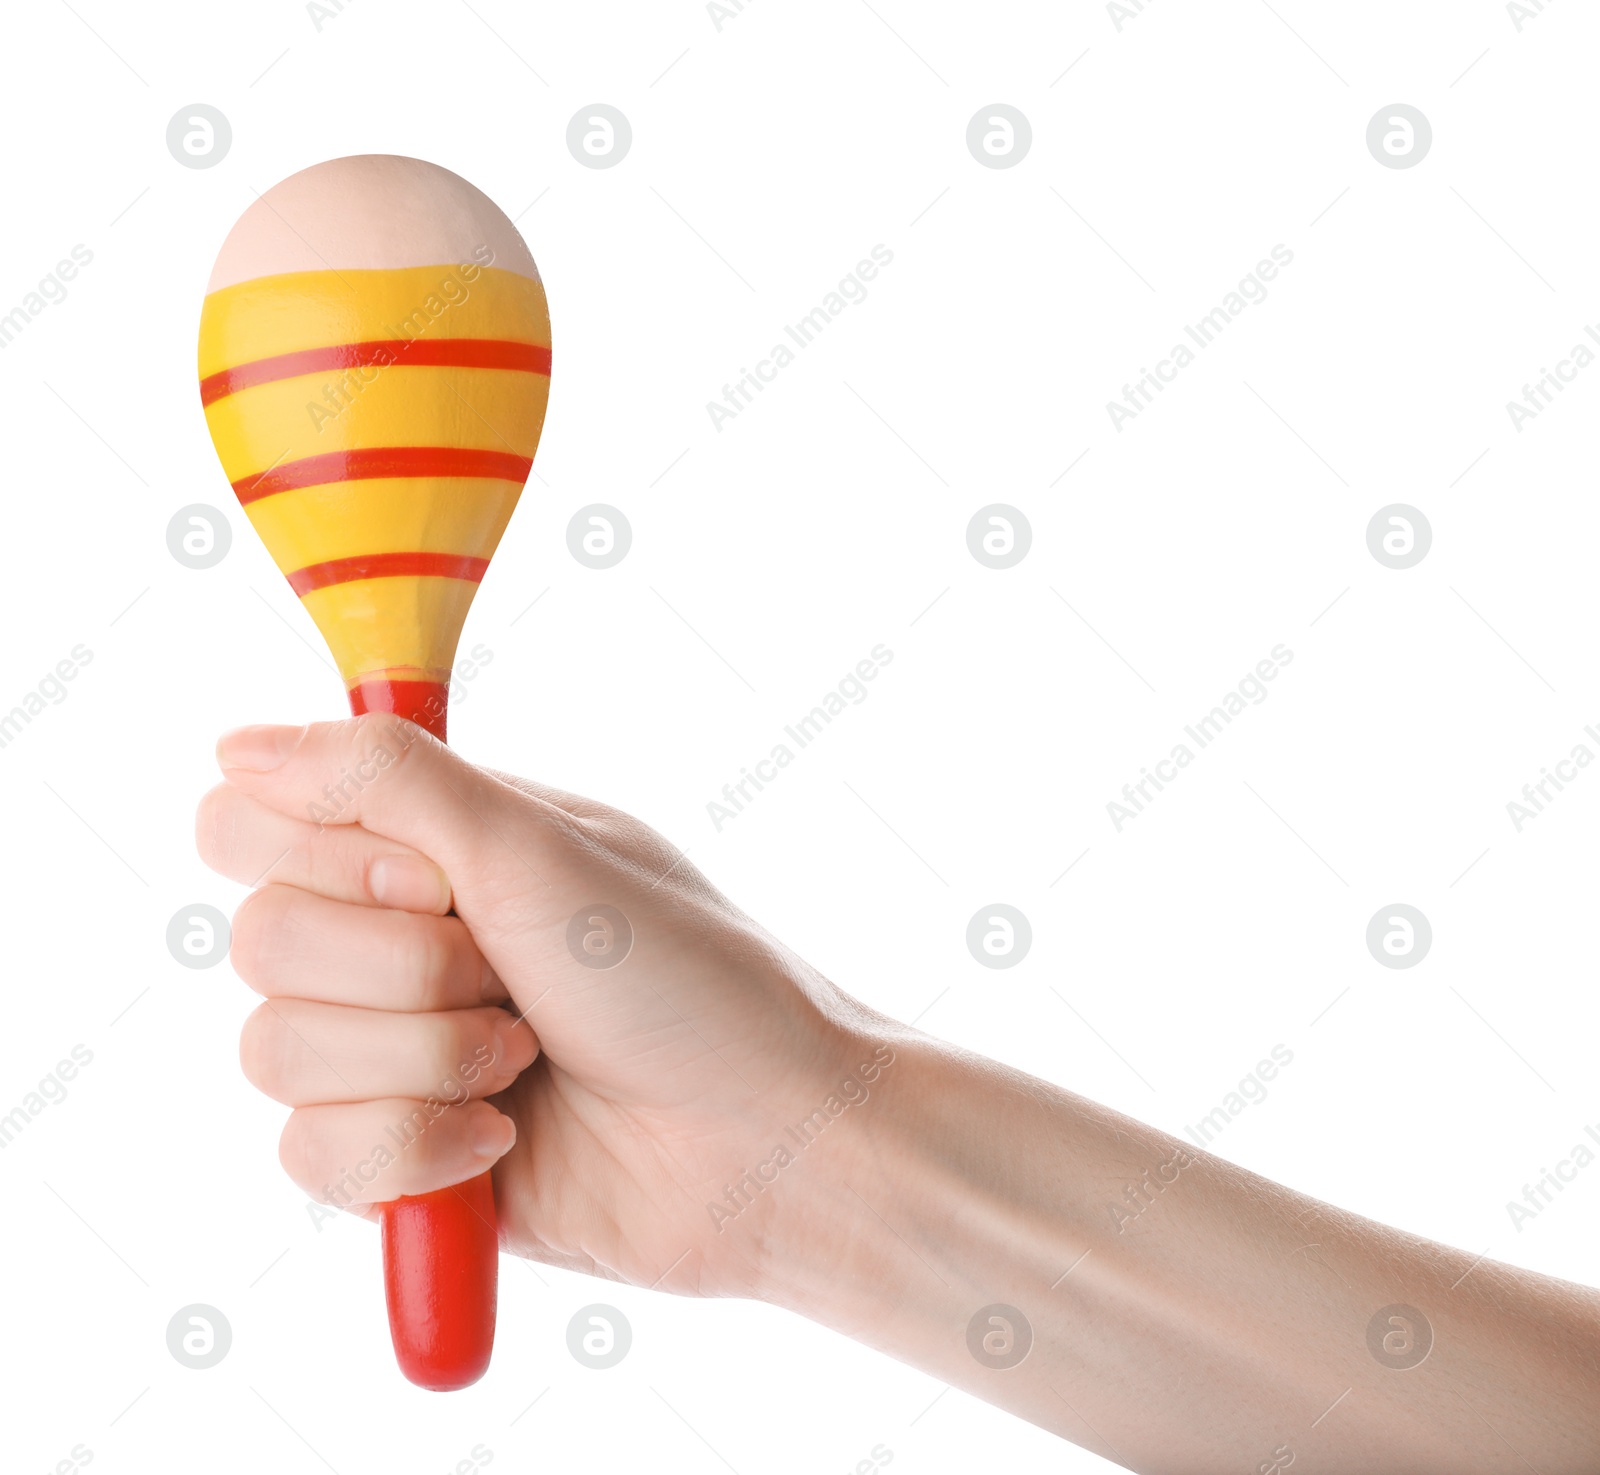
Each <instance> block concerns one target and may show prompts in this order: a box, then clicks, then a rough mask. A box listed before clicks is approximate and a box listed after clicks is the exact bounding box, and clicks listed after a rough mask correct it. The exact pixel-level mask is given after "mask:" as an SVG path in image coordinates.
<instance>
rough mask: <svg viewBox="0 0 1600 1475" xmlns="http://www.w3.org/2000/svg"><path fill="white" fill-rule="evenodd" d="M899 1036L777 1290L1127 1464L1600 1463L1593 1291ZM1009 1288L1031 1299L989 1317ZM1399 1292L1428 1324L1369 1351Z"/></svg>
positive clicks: (792, 1218)
mask: <svg viewBox="0 0 1600 1475" xmlns="http://www.w3.org/2000/svg"><path fill="white" fill-rule="evenodd" d="M890 1043H891V1044H892V1046H893V1048H894V1052H895V1059H894V1063H893V1065H892V1066H891V1067H890V1068H888V1069H886V1070H885V1071H884V1072H883V1074H882V1077H881V1078H880V1080H879V1081H878V1082H877V1083H876V1085H875V1088H874V1092H873V1096H872V1099H871V1100H870V1101H869V1102H867V1103H864V1104H863V1106H862V1107H861V1108H860V1109H859V1110H858V1111H857V1112H856V1113H854V1114H853V1118H854V1119H853V1120H852V1121H851V1123H850V1131H849V1132H848V1133H847V1134H842V1135H841V1136H840V1138H839V1140H838V1141H837V1142H836V1143H834V1144H833V1145H832V1146H831V1147H830V1150H829V1152H828V1154H827V1157H826V1160H825V1161H824V1162H822V1163H819V1164H818V1170H817V1171H816V1172H815V1173H807V1174H806V1178H807V1180H808V1181H807V1182H806V1183H805V1185H804V1191H803V1193H797V1195H796V1199H797V1200H799V1201H801V1202H803V1203H804V1205H805V1207H804V1208H803V1209H801V1210H800V1211H799V1212H797V1213H793V1214H790V1215H787V1216H786V1221H787V1222H786V1224H785V1226H784V1227H783V1228H782V1230H781V1231H780V1233H781V1235H782V1239H781V1247H782V1251H783V1253H782V1256H781V1258H782V1260H783V1261H785V1262H786V1263H787V1264H788V1265H789V1266H790V1268H789V1269H788V1270H785V1271H781V1272H779V1273H778V1276H777V1281H778V1283H777V1284H776V1285H775V1286H774V1288H773V1298H774V1299H776V1300H778V1301H780V1302H782V1303H783V1304H787V1305H789V1306H791V1307H792V1308H793V1309H795V1310H797V1311H799V1312H801V1313H802V1314H804V1315H806V1316H809V1317H811V1318H813V1319H815V1320H818V1321H820V1322H823V1323H825V1324H827V1325H830V1326H832V1327H834V1328H836V1329H837V1330H839V1331H841V1332H844V1333H846V1334H848V1335H850V1336H852V1337H855V1338H857V1339H859V1340H861V1341H863V1342H866V1343H869V1344H871V1345H873V1346H876V1347H878V1348H880V1349H882V1350H883V1351H886V1352H888V1353H890V1354H892V1355H894V1356H896V1357H899V1358H901V1359H902V1360H904V1361H906V1362H909V1363H912V1364H914V1365H916V1366H919V1367H922V1368H924V1369H926V1370H927V1371H928V1372H930V1373H932V1374H933V1375H935V1376H936V1377H939V1378H942V1379H944V1380H945V1381H947V1382H949V1383H952V1384H954V1385H956V1386H958V1387H961V1388H964V1389H966V1390H968V1391H969V1392H971V1393H973V1394H975V1395H977V1396H979V1397H981V1398H984V1399H987V1400H989V1401H991V1402H993V1403H996V1404H999V1405H1001V1406H1002V1407H1004V1408H1007V1409H1009V1410H1011V1411H1012V1412H1014V1413H1017V1414H1020V1415H1022V1416H1023V1417H1025V1418H1028V1419H1030V1420H1032V1421H1033V1422H1035V1423H1038V1424H1041V1425H1044V1426H1045V1427H1047V1428H1050V1429H1052V1430H1054V1431H1056V1432H1057V1433H1059V1434H1061V1435H1063V1436H1064V1437H1066V1438H1069V1439H1072V1440H1074V1441H1076V1442H1078V1443H1080V1444H1083V1445H1085V1446H1087V1447H1089V1448H1091V1449H1095V1450H1097V1451H1099V1452H1100V1453H1102V1454H1104V1455H1106V1456H1107V1457H1109V1458H1112V1459H1116V1460H1119V1461H1121V1462H1122V1463H1124V1464H1127V1465H1129V1466H1130V1467H1132V1468H1134V1469H1137V1470H1147V1471H1180V1470H1181V1471H1187V1472H1196V1471H1210V1470H1217V1471H1239V1472H1245V1471H1256V1470H1258V1468H1259V1469H1260V1470H1262V1471H1268V1470H1272V1469H1274V1468H1277V1469H1280V1470H1281V1469H1285V1468H1288V1464H1289V1462H1290V1459H1291V1458H1292V1461H1293V1463H1294V1464H1295V1466H1296V1467H1297V1469H1299V1470H1305V1471H1333V1470H1361V1471H1364V1472H1368V1475H1375V1472H1381V1471H1385V1470H1404V1471H1423V1470H1440V1471H1450V1472H1453V1475H1461V1472H1471V1471H1480V1470H1481V1471H1499V1470H1512V1469H1517V1470H1523V1469H1526V1468H1527V1464H1525V1463H1524V1462H1525V1461H1526V1462H1531V1464H1532V1465H1533V1466H1535V1467H1536V1468H1538V1469H1539V1470H1541V1471H1542V1472H1545V1475H1556V1472H1559V1471H1580V1470H1583V1471H1593V1470H1595V1469H1600V1296H1597V1295H1596V1293H1595V1292H1593V1291H1587V1290H1584V1289H1582V1288H1579V1287H1575V1286H1570V1285H1567V1284H1565V1283H1562V1282H1556V1281H1552V1280H1548V1279H1545V1278H1543V1277H1539V1276H1536V1275H1532V1274H1529V1273H1527V1272H1522V1271H1517V1270H1513V1269H1510V1268H1508V1267H1505V1266H1501V1265H1497V1264H1495V1263H1493V1262H1490V1261H1481V1262H1478V1263H1476V1264H1475V1263H1474V1260H1473V1257H1472V1256H1470V1255H1466V1254H1463V1253H1461V1252H1459V1251H1456V1250H1451V1249H1446V1248H1444V1247H1442V1246H1438V1245H1434V1244H1431V1243H1429V1242H1427V1241H1425V1240H1420V1239H1417V1238H1415V1237H1413V1236H1410V1235H1405V1234H1402V1233H1399V1232H1397V1231H1395V1230H1391V1229H1388V1228H1385V1227H1384V1226H1382V1225H1378V1224H1374V1223H1372V1222H1371V1221H1368V1220H1364V1219H1361V1218H1359V1217H1357V1216H1355V1215H1351V1214H1346V1213H1344V1212H1342V1211H1340V1210H1338V1209H1334V1208H1331V1207H1329V1206H1328V1205H1325V1204H1321V1203H1318V1202H1316V1201H1315V1200H1312V1199H1309V1198H1306V1197H1304V1196H1303V1195H1300V1194H1297V1193H1294V1192H1291V1191H1290V1190H1288V1189H1285V1188H1282V1187H1280V1186H1278V1185H1275V1184H1272V1183H1269V1182H1267V1181H1266V1180H1264V1179H1261V1178H1258V1177H1256V1176H1255V1175H1253V1174H1250V1173H1247V1172H1245V1171H1244V1170H1242V1169H1239V1168H1236V1167H1234V1166H1233V1165H1231V1164H1229V1163H1226V1162H1224V1161H1222V1160H1221V1159H1218V1158H1215V1157H1211V1156H1209V1155H1207V1154H1205V1153H1202V1152H1199V1151H1197V1150H1195V1149H1193V1148H1190V1147H1186V1146H1185V1145H1183V1144H1181V1143H1179V1142H1177V1141H1176V1140H1174V1139H1172V1138H1169V1137H1166V1136H1165V1135H1164V1134H1162V1133H1159V1132H1157V1131H1155V1130H1154V1129H1152V1128H1150V1127H1147V1126H1144V1125H1143V1124H1141V1123H1138V1122H1135V1121H1132V1120H1130V1119H1128V1118H1126V1117H1122V1116H1120V1115H1118V1114H1116V1113H1114V1112H1111V1111H1108V1110H1106V1109H1104V1108H1102V1107H1099V1106H1096V1105H1095V1104H1093V1103H1092V1102H1088V1101H1085V1100H1083V1099H1081V1098H1078V1097H1075V1096H1072V1095H1071V1094H1070V1093H1067V1092H1064V1091H1060V1090H1058V1089H1056V1088H1054V1087H1052V1086H1049V1085H1047V1084H1046V1083H1044V1082H1041V1081H1038V1080H1035V1079H1033V1078H1031V1077H1028V1076H1025V1075H1023V1074H1021V1073H1020V1072H1015V1071H1010V1070H1007V1069H1005V1068H1003V1067H1000V1066H997V1065H995V1064H993V1063H992V1062H988V1061H983V1060H979V1059H976V1058H974V1057H971V1056H966V1055H963V1054H961V1053H959V1052H956V1051H953V1050H951V1049H949V1048H948V1047H944V1046H940V1045H938V1044H936V1043H934V1042H931V1041H928V1040H926V1039H924V1038H922V1037H921V1036H918V1035H916V1034H915V1033H914V1032H906V1033H905V1034H903V1035H901V1034H894V1035H891V1036H890ZM795 1186H796V1188H797V1189H799V1188H800V1187H801V1185H800V1184H796V1185H795ZM996 1306H999V1307H1009V1308H1013V1309H1014V1310H1015V1311H1017V1312H1020V1313H1021V1317H1020V1318H1017V1317H1013V1316H1012V1315H1011V1314H1010V1312H1007V1311H997V1312H995V1313H993V1315H994V1316H995V1317H996V1318H998V1320H994V1321H990V1320H989V1319H988V1318H980V1319H979V1321H978V1323H977V1325H976V1327H974V1317H975V1315H976V1314H977V1313H978V1312H980V1310H982V1309H984V1308H989V1307H996ZM1394 1306H1404V1307H1409V1308H1413V1309H1414V1310H1415V1311H1418V1312H1420V1313H1421V1319H1417V1318H1412V1317H1410V1315H1409V1313H1399V1312H1397V1313H1394V1314H1395V1315H1396V1316H1398V1317H1399V1318H1400V1320H1399V1321H1396V1322H1390V1321H1389V1320H1388V1318H1387V1317H1384V1318H1381V1319H1380V1321H1379V1324H1378V1326H1377V1330H1376V1331H1373V1332H1371V1333H1370V1335H1371V1338H1372V1340H1373V1341H1374V1342H1375V1344H1376V1348H1377V1351H1376V1352H1374V1350H1373V1349H1372V1347H1371V1346H1370V1345H1369V1329H1370V1328H1371V1327H1372V1326H1373V1323H1374V1318H1375V1316H1376V1315H1377V1313H1379V1312H1380V1311H1382V1310H1384V1309H1385V1308H1390V1307H1394ZM1008 1323H1014V1325H1011V1326H1009V1328H1008ZM1408 1323H1414V1325H1411V1326H1410V1328H1409V1330H1408ZM1030 1332H1031V1339H1032V1340H1031V1346H1029V1347H1028V1348H1027V1351H1026V1355H1025V1356H1023V1357H1022V1358H1021V1360H1020V1361H1015V1359H1016V1357H1017V1354H1018V1352H1020V1351H1021V1350H1022V1348H1023V1346H1024V1345H1025V1344H1026V1343H1027V1339H1028V1337H1029V1335H1030ZM985 1334H988V1335H989V1337H990V1341H989V1344H988V1347H987V1348H985V1346H984V1343H983V1340H982V1339H983V1337H984V1335H985ZM1385 1335H1388V1336H1389V1341H1388V1344H1387V1346H1386V1345H1385V1343H1384V1340H1383V1338H1384V1336H1385ZM1430 1335H1431V1339H1432V1345H1431V1347H1427V1351H1426V1355H1425V1356H1424V1357H1422V1360H1421V1361H1420V1362H1418V1361H1417V1360H1416V1359H1417V1358H1418V1356H1419V1355H1420V1354H1421V1353H1422V1352H1423V1349H1424V1347H1425V1346H1426V1344H1427V1342H1428V1339H1429V1337H1430ZM969 1338H970V1341H971V1343H972V1344H973V1346H975V1347H976V1350H972V1347H969ZM1013 1338H1014V1340H1012V1339H1013ZM1007 1362H1015V1365H1012V1366H1003V1365H1001V1364H1005V1363H1007ZM986 1364H987V1365H986ZM1402 1364H1414V1365H1411V1366H1402Z"/></svg>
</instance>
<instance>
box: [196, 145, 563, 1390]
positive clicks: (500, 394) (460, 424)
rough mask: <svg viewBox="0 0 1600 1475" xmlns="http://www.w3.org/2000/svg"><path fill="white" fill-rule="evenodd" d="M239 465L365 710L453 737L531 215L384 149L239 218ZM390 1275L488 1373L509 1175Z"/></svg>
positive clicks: (462, 1358)
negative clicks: (520, 225) (497, 1195)
mask: <svg viewBox="0 0 1600 1475" xmlns="http://www.w3.org/2000/svg"><path fill="white" fill-rule="evenodd" d="M199 358H200V363H199V369H200V398H201V402H202V404H203V405H204V407H205V416H206V424H207V426H208V428H209V430H210V432H211V438H212V441H213V442H214V444H215V445H216V448H217V455H218V457H219V458H220V460H221V462H222V466H223V470H224V472H225V473H226V475H227V478H228V480H229V482H231V483H232V486H233V489H234V491H235V493H236V494H237V495H238V498H239V501H240V503H241V504H242V505H243V507H244V509H245V513H246V515H247V516H248V517H249V519H250V522H251V524H252V525H253V526H254V527H255V529H256V531H257V532H258V533H259V534H260V535H261V539H262V541H263V542H264V543H265V544H266V547H267V550H268V552H269V553H270V554H271V555H272V557H273V559H274V561H275V562H276V563H277V565H278V567H279V568H280V569H281V570H282V571H283V573H284V575H285V576H286V577H287V579H288V581H289V586H290V588H291V589H293V590H294V592H295V593H296V594H297V595H299V597H300V599H301V601H302V602H303V603H304V604H305V607H306V609H307V611H308V612H309V613H310V615H311V617H312V619H313V620H314V621H315V622H316V624H317V627H318V629H319V630H320V631H321V632H322V635H323V638H324V639H325V640H326V642H327V644H328V647H329V649H330V650H331V651H332V653H333V656H334V659H335V662H336V664H337V665H338V668H339V672H340V675H341V676H342V677H343V679H344V683H345V686H346V689H347V692H348V695H349V701H350V708H351V710H352V711H353V712H356V713H361V712H369V711H371V712H393V713H396V714H398V715H400V716H402V717H406V718H410V719H411V720H412V721H415V722H417V723H418V724H419V725H420V726H422V727H424V728H426V729H427V730H428V731H430V732H431V733H433V734H434V736H436V737H438V738H440V739H441V740H442V739H443V738H444V736H445V730H446V704H447V701H448V694H449V683H450V671H451V667H452V665H453V664H454V661H455V652H456V645H457V642H458V640H459V639H460V635H461V629H462V625H463V623H464V622H465V620H466V615H467V610H468V607H469V606H470V604H471V603H472V598H473V595H474V594H475V593H476V592H477V588H478V583H479V581H480V580H481V579H482V578H483V574H484V571H485V569H486V568H487V566H488V562H489V559H490V557H491V555H492V554H493V553H494V550H495V547H496V545H497V544H498V543H499V541H500V535H501V534H502V533H503V532H504V530H505V526H506V523H507V520H508V519H509V518H510V516H511V513H512V510H513V508H514V507H515V506H516V502H517V498H518V496H519V495H520V493H521V491H522V486H523V483H524V481H525V480H526V478H527V475H528V472H529V469H530V467H531V465H532V460H533V455H534V452H535V451H536V450H537V448H538V444H539V433H540V431H541V429H542V428H543V425H544V414H545V405H546V401H547V398H548V394H549V374H550V319H549V313H548V309H547V307H546V302H545V295H544V288H543V285H542V284H541V282H540V279H539V273H538V268H537V267H536V266H535V265H534V262H533V257H532V256H531V255H530V254H529V252H528V248H527V246H526V245H525V244H524V243H523V241H522V238H521V237H520V236H519V235H518V234H517V230H516V227H515V226H514V225H513V224H512V222H511V221H510V220H509V219H507V218H506V216H505V214H504V213H503V212H502V211H501V210H500V209H499V208H498V207H497V206H496V205H495V204H494V203H493V201H491V200H490V199H488V197H487V196H485V195H484V194H482V193H481V192H480V191H478V190H477V189H475V188H474V187H473V186H472V185H470V184H468V183H467V182H466V181H465V180H464V179H462V178H460V177H459V176H458V175H455V174H452V173H450V172H449V171H448V170H446V169H441V168H439V167H438V166H437V165H434V164H428V163H424V162H423V161H421V160H418V159H408V158H400V157H396V156H391V155H364V156H359V157H355V158H347V159H334V160H331V161H329V162H328V163H325V164H318V165H316V166H314V167H312V168H310V169H306V170H303V171H301V172H300V173H299V174H295V175H292V176H290V177H289V178H288V179H286V180H284V181H283V182H282V183H281V184H278V185H276V186H274V187H273V188H272V189H271V190H269V191H267V193H266V194H265V195H263V196H262V197H261V198H260V199H259V200H258V201H257V202H256V203H255V204H254V205H252V206H251V207H250V208H249V209H248V210H246V211H245V213H244V214H243V215H242V216H241V217H240V218H239V221H238V223H237V224H236V225H235V226H234V228H233V230H232V231H231V232H230V233H229V235H228V238H227V240H226V241H225V242H224V244H223V247H222V250H221V252H220V253H219V255H218V257H217V264H216V268H215V270H214V271H213V273H212V278H211V282H210V285H209V287H208V289H207V295H206V298H205V304H204V307H203V309H202V312H201V320H200V355H199ZM382 1217H383V1252H384V1283H385V1291H386V1295H387V1299H388V1306H389V1325H390V1331H391V1333H392V1336H393V1340H394V1348H395V1355H396V1357H397V1359H398V1360H399V1363H400V1367H401V1369H402V1371H403V1372H404V1373H405V1375H406V1376H407V1377H408V1378H410V1379H411V1381H412V1382H414V1383H417V1384H420V1385H421V1386H423V1387H428V1388H436V1389H449V1388H461V1387H465V1386H466V1385H467V1384H469V1383H472V1382H474V1381H476V1380H477V1378H478V1377H480V1376H481V1375H482V1373H483V1371H484V1369H485V1368H486V1367H487V1366H488V1361H489V1354H490V1350H491V1348H492V1345H493V1340H494V1316H495V1290H496V1275H497V1256H498V1231H497V1227H496V1221H495V1208H494V1194H493V1189H492V1186H491V1182H490V1178H489V1175H488V1174H483V1175H482V1176H481V1177H480V1178H477V1179H474V1180H472V1181H471V1182H469V1183H463V1184H460V1185H457V1186H456V1187H453V1188H447V1189H443V1190H440V1191H438V1192H435V1193H429V1194H423V1195H419V1196H417V1197H412V1198H401V1199H398V1200H395V1201H394V1202H393V1203H391V1204H386V1205H385V1206H384V1208H383V1211H382Z"/></svg>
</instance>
